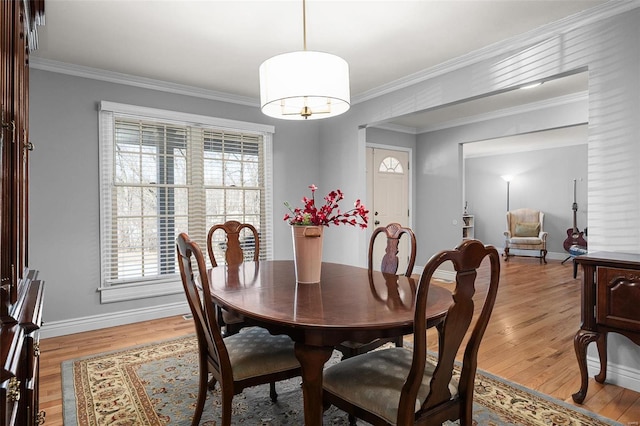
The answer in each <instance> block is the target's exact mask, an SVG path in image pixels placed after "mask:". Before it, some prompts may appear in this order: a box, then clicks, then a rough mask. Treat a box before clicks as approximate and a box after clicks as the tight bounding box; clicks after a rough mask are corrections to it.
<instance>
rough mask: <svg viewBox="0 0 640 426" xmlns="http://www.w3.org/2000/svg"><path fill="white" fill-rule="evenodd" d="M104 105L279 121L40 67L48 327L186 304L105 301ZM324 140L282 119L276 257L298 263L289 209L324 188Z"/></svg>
mask: <svg viewBox="0 0 640 426" xmlns="http://www.w3.org/2000/svg"><path fill="white" fill-rule="evenodd" d="M100 100H109V101H113V102H121V103H127V104H132V105H140V106H146V107H153V108H162V109H169V110H174V111H181V112H188V113H194V114H203V115H210V116H214V117H220V118H227V119H233V120H242V121H251V122H256V123H262V124H275V123H272V122H270V119H268V118H267V117H266V116H264V115H263V114H262V113H261V112H260V111H259V109H257V108H253V107H245V106H239V105H233V104H225V103H221V102H214V101H210V100H206V99H200V98H193V97H189V96H181V95H175V94H170V93H165V92H159V91H154V90H148V89H142V88H137V87H130V86H125V85H121V84H114V83H108V82H103V81H97V80H92V79H86V78H79V77H73V76H69V75H63V74H58V73H53V72H47V71H40V70H37V69H32V70H31V72H30V122H31V129H30V133H31V140H32V141H33V142H34V144H35V146H36V149H35V150H34V151H33V152H32V154H31V173H30V217H29V219H30V222H29V226H30V229H29V232H30V242H29V263H30V265H31V266H32V267H36V268H37V269H39V270H40V273H41V276H42V277H43V279H45V280H46V282H47V291H46V293H45V305H46V307H47V308H46V312H45V319H46V321H47V322H49V323H55V322H57V321H72V320H74V319H79V318H83V317H91V316H96V315H109V314H114V313H118V312H123V311H131V310H134V311H135V310H139V309H140V308H145V309H148V308H149V307H152V306H158V307H161V306H163V305H165V304H171V303H180V304H182V303H184V296H183V295H181V294H178V295H174V296H164V297H156V298H153V299H147V300H137V301H128V302H121V303H112V304H107V305H101V304H100V302H99V301H100V298H99V294H98V292H97V291H96V289H97V288H98V286H99V281H100V257H99V256H100V244H99V241H100V233H99V231H100V227H99V224H100V215H99V173H98V170H99V169H98V110H97V106H98V103H99V101H100ZM318 140H319V125H318V124H317V123H316V122H309V123H299V122H286V123H283V122H278V123H277V129H276V133H275V135H274V141H273V147H274V156H273V157H274V165H273V166H274V179H273V182H274V206H273V209H274V229H275V234H276V238H275V240H274V255H275V257H276V258H291V257H292V253H293V249H292V246H291V236H290V235H291V234H290V231H289V228H288V226H287V224H286V223H285V222H284V221H282V220H281V218H282V216H283V215H284V212H285V208H284V206H283V205H282V203H283V202H284V201H285V200H288V201H291V202H292V203H295V202H299V200H300V199H301V198H302V196H303V195H306V194H307V191H308V188H307V186H308V185H309V184H310V183H316V184H319V182H320V175H321V173H320V167H321V164H320V162H319V161H318V158H319V157H320V150H321V146H320V144H319V143H318ZM278 236H280V238H277V237H278ZM187 309H188V308H186V305H185V312H186V311H187ZM104 320H105V319H102V321H104ZM107 325H108V324H107ZM98 326H99V324H98Z"/></svg>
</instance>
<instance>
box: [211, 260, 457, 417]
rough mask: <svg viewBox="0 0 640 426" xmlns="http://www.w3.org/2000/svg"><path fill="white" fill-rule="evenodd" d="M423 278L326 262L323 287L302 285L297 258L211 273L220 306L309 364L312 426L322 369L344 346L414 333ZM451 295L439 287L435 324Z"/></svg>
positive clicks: (433, 305) (434, 296) (306, 381)
mask: <svg viewBox="0 0 640 426" xmlns="http://www.w3.org/2000/svg"><path fill="white" fill-rule="evenodd" d="M418 281H419V280H418V278H416V277H405V276H404V275H399V276H397V275H391V274H383V273H381V272H377V271H373V272H369V270H368V269H366V268H360V267H356V266H349V265H342V264H337V263H323V264H322V271H321V281H320V282H319V283H315V284H301V283H300V284H299V283H297V282H296V275H295V266H294V263H293V261H290V260H275V261H258V262H244V263H242V264H241V265H239V266H237V267H231V268H227V267H224V266H223V267H215V268H212V269H210V270H209V283H210V284H209V285H210V286H211V295H212V298H213V299H214V301H215V303H216V304H217V305H219V306H220V307H222V308H224V309H227V310H229V311H232V312H235V313H237V314H240V315H242V316H244V318H245V321H247V322H248V323H251V324H253V325H257V326H260V327H264V328H266V329H268V330H269V331H270V332H271V333H272V334H286V335H288V336H290V337H291V339H292V340H293V341H294V342H295V352H296V357H297V358H298V360H299V362H300V365H301V366H302V390H303V399H304V418H305V425H307V426H312V425H321V424H322V413H323V408H322V370H323V368H324V364H325V362H326V361H327V360H328V359H329V358H330V357H331V354H332V353H333V349H334V347H335V346H336V345H338V344H340V343H341V342H344V341H356V342H362V343H366V342H370V341H372V340H374V339H376V338H380V337H393V336H400V335H405V334H410V333H412V332H413V315H414V312H413V301H414V298H415V295H416V290H417V285H418ZM450 304H451V292H449V291H448V290H447V289H445V288H443V287H440V286H436V285H431V287H430V288H429V294H428V303H427V319H428V324H427V325H428V326H435V325H437V324H439V323H441V322H442V319H443V318H444V317H445V315H446V312H447V309H448V307H449V305H450Z"/></svg>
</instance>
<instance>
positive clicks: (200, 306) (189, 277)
mask: <svg viewBox="0 0 640 426" xmlns="http://www.w3.org/2000/svg"><path fill="white" fill-rule="evenodd" d="M176 246H177V252H178V264H179V266H180V276H181V278H182V285H183V287H184V291H185V294H186V296H187V301H188V303H189V308H190V309H191V313H192V314H193V319H194V322H195V326H196V335H197V338H198V347H199V351H200V355H201V357H202V359H201V362H204V361H205V360H206V361H207V362H208V363H209V366H210V367H213V368H209V371H210V372H211V373H212V375H213V377H214V378H215V379H216V380H217V381H219V382H225V381H227V382H229V381H233V375H232V373H231V364H230V361H229V354H228V352H227V349H226V347H225V344H224V341H223V337H222V333H221V331H220V326H219V324H218V315H217V312H216V308H215V305H214V303H213V300H212V298H211V290H210V287H209V278H208V275H207V267H206V264H205V261H204V255H203V254H202V251H201V250H200V247H199V246H198V244H197V243H196V242H194V241H191V239H190V238H189V236H188V235H187V234H185V233H181V234H180V235H179V236H178V238H177V239H176ZM193 261H195V264H196V265H197V266H196V272H197V273H198V276H199V280H200V284H201V287H202V288H201V291H202V299H201V298H200V294H199V289H198V285H197V283H196V279H195V275H194V270H193V267H192V262H193ZM204 366H205V368H206V366H207V364H204ZM201 367H202V365H201Z"/></svg>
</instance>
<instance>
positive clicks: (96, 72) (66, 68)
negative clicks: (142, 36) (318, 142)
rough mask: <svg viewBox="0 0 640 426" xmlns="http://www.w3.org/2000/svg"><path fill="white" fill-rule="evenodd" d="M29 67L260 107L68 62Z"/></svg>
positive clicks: (246, 99)
mask: <svg viewBox="0 0 640 426" xmlns="http://www.w3.org/2000/svg"><path fill="white" fill-rule="evenodd" d="M29 67H30V68H35V69H39V70H43V71H51V72H56V73H60V74H67V75H73V76H76V77H84V78H90V79H93V80H100V81H108V82H110V83H117V84H124V85H127V86H134V87H141V88H144V89H151V90H158V91H161V92H168V93H175V94H178V95H186V96H193V97H196V98H204V99H211V100H214V101H220V102H229V103H232V104H239V105H246V106H251V107H259V106H260V102H259V101H258V100H257V99H254V98H250V97H247V96H238V95H233V94H230V93H223V92H216V91H214V90H207V89H201V88H199V87H194V86H187V85H184V84H176V83H170V82H167V81H161V80H154V79H152V78H146V77H138V76H135V75H130V74H124V73H119V72H113V71H106V70H102V69H98V68H91V67H85V66H82V65H74V64H68V63H66V62H59V61H53V60H50V59H43V58H37V57H33V58H31V59H30V60H29Z"/></svg>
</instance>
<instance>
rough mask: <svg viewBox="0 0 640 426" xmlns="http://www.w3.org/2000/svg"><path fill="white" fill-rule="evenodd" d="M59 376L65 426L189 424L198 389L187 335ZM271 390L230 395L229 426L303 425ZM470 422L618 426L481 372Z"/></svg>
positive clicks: (294, 400) (212, 415) (287, 388)
mask: <svg viewBox="0 0 640 426" xmlns="http://www.w3.org/2000/svg"><path fill="white" fill-rule="evenodd" d="M338 359H339V358H338V356H337V353H336V354H334V357H333V358H332V359H331V360H330V362H338ZM62 370H63V372H62V374H63V377H62V383H63V400H64V424H65V426H98V425H100V426H102V425H104V426H106V425H154V426H155V425H172V426H173V425H190V424H191V417H192V416H193V411H194V409H195V402H196V397H197V390H198V359H197V343H196V339H195V337H194V336H191V337H187V338H181V339H177V340H170V341H165V342H160V343H156V344H150V345H144V346H140V347H136V348H131V349H127V350H123V351H118V352H114V353H107V354H99V355H94V356H90V357H86V358H83V359H78V360H73V361H67V362H64V363H63V365H62ZM277 391H278V401H277V402H276V403H272V402H271V400H270V399H269V387H268V385H264V386H257V387H254V388H250V389H245V391H244V392H243V393H242V394H240V395H236V397H235V398H234V402H233V420H232V423H233V424H247V425H263V426H270V425H296V426H297V425H302V424H303V418H304V415H303V412H302V391H301V388H300V379H299V378H297V379H291V380H286V381H283V382H279V383H278V384H277ZM219 396H220V395H219V393H218V390H217V388H216V390H214V391H211V392H209V395H208V396H207V402H206V404H205V411H204V414H203V416H202V420H201V422H200V424H201V425H207V426H215V425H219V422H220V405H219V401H220V398H219ZM324 424H326V425H348V420H347V416H346V415H345V414H344V413H343V412H341V411H339V410H337V409H335V408H334V407H332V408H331V409H329V410H328V411H327V412H325V418H324ZM358 424H363V425H364V424H365V423H358ZM474 424H477V425H490V426H503V425H505V426H507V425H519V426H522V425H531V426H543V425H544V426H549V425H558V426H565V425H584V426H587V425H588V426H600V425H620V423H616V422H614V421H612V420H608V419H605V418H602V417H598V416H596V415H594V414H593V413H589V412H587V411H585V410H583V409H581V408H579V407H575V406H572V405H570V404H566V403H564V402H562V401H557V400H552V399H550V398H549V397H547V396H544V395H541V394H539V393H536V392H533V391H531V390H528V389H525V388H522V387H520V386H518V385H515V384H513V383H509V382H506V381H505V380H503V379H500V378H498V377H495V376H492V375H490V374H487V373H484V372H480V371H479V372H478V374H477V377H476V383H475V397H474Z"/></svg>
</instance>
